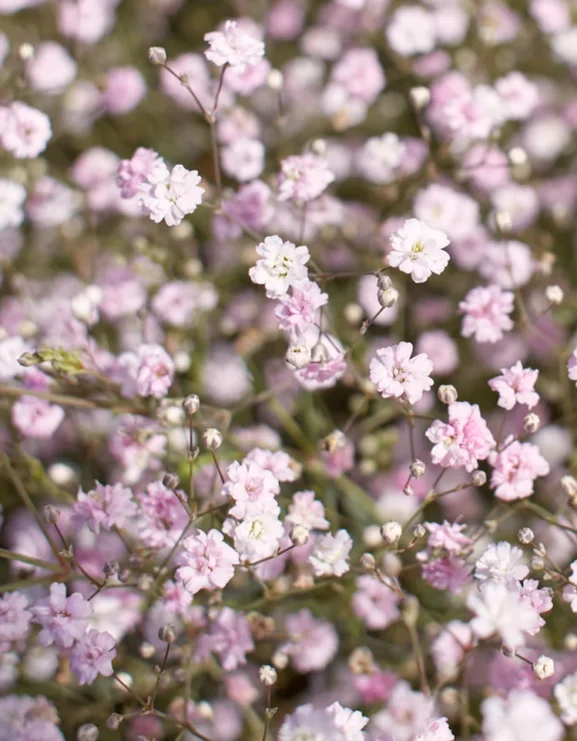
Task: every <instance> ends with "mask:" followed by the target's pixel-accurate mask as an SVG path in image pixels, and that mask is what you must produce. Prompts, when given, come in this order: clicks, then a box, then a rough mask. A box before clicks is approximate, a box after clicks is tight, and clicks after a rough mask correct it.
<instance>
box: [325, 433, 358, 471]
mask: <svg viewBox="0 0 577 741" xmlns="http://www.w3.org/2000/svg"><path fill="white" fill-rule="evenodd" d="M322 459H323V462H324V464H325V472H326V474H327V476H328V477H329V478H330V479H338V478H339V477H340V476H342V475H343V473H346V472H347V471H350V470H351V469H352V468H353V467H354V465H355V446H354V443H353V442H352V440H348V439H347V440H346V442H345V444H344V445H343V446H342V447H341V446H339V447H337V448H336V449H335V450H333V451H332V452H330V453H329V451H328V450H324V451H323V453H322Z"/></svg>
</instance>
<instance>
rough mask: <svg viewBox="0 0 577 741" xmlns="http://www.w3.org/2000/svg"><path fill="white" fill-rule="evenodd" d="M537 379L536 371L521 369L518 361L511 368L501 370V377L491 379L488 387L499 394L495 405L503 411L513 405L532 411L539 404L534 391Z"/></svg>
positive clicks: (537, 395)
mask: <svg viewBox="0 0 577 741" xmlns="http://www.w3.org/2000/svg"><path fill="white" fill-rule="evenodd" d="M538 377H539V371H538V370H533V369H532V368H523V364H522V363H521V361H520V360H518V361H517V362H516V363H515V365H513V366H512V367H511V368H503V369H501V375H500V376H496V377H495V378H492V379H491V380H490V381H489V386H490V387H491V388H492V389H493V391H496V392H497V393H498V394H499V401H498V402H497V404H498V405H499V406H500V407H503V409H507V410H511V409H513V407H514V406H515V404H524V405H525V406H527V407H528V408H529V409H533V407H534V406H536V405H537V404H538V403H539V394H538V393H536V391H535V383H536V381H537V378H538Z"/></svg>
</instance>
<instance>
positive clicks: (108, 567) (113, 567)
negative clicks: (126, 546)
mask: <svg viewBox="0 0 577 741" xmlns="http://www.w3.org/2000/svg"><path fill="white" fill-rule="evenodd" d="M102 570H103V572H104V576H106V577H110V576H116V574H118V572H119V571H120V564H119V563H118V561H115V560H114V559H112V560H110V561H106V563H105V564H104V568H103V569H102Z"/></svg>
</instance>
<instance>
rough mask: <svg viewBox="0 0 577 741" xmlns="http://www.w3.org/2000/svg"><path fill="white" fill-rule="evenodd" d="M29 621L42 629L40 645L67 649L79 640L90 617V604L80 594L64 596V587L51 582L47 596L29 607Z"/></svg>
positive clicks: (39, 639) (39, 637) (39, 635)
mask: <svg viewBox="0 0 577 741" xmlns="http://www.w3.org/2000/svg"><path fill="white" fill-rule="evenodd" d="M31 610H32V614H33V615H34V617H33V621H34V622H35V623H39V624H40V625H41V626H42V630H41V631H40V633H39V634H38V642H39V643H40V644H41V645H42V646H51V645H52V644H53V643H55V644H56V645H57V646H58V647H59V648H70V647H71V646H72V644H73V643H74V642H75V641H79V640H81V639H82V638H83V636H84V633H85V631H86V628H87V627H88V618H89V617H90V616H91V615H92V605H91V604H90V602H87V601H86V600H85V599H84V597H83V596H82V595H81V594H80V592H74V594H71V595H70V597H67V596H66V586H65V585H64V584H57V583H54V584H52V585H51V587H50V597H46V598H44V599H41V600H39V601H38V602H37V603H36V604H35V605H34V606H33V607H32V608H31Z"/></svg>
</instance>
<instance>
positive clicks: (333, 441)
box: [323, 430, 347, 453]
mask: <svg viewBox="0 0 577 741" xmlns="http://www.w3.org/2000/svg"><path fill="white" fill-rule="evenodd" d="M346 444H347V436H346V435H345V433H344V432H343V431H342V430H333V431H332V432H331V433H330V434H329V435H327V436H326V437H325V439H324V440H323V447H324V449H325V450H326V451H327V453H334V452H335V451H336V450H341V449H342V448H344V447H345V445H346Z"/></svg>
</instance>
